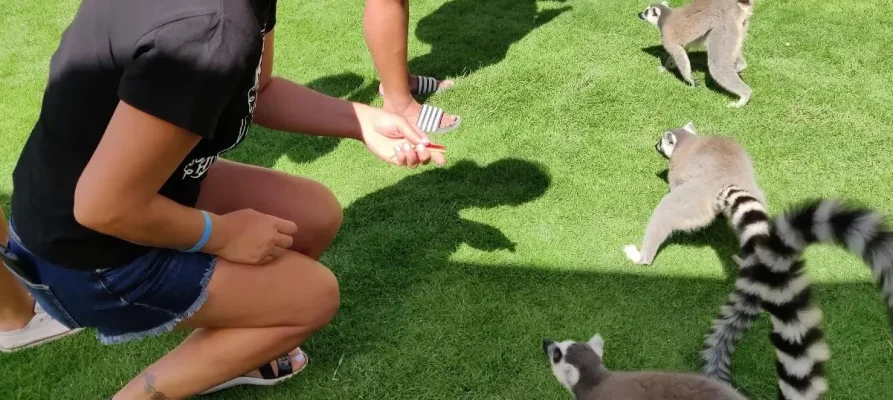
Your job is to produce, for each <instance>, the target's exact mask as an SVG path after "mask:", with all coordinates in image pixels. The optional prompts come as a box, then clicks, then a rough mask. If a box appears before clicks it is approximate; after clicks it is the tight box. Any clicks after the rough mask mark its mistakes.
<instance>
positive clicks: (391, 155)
mask: <svg viewBox="0 0 893 400" xmlns="http://www.w3.org/2000/svg"><path fill="white" fill-rule="evenodd" d="M356 112H357V119H358V120H359V122H360V128H361V129H362V140H363V143H365V144H366V147H367V148H368V149H369V151H371V152H372V153H373V154H375V155H376V156H378V158H380V159H382V160H384V161H386V162H389V163H391V164H394V165H402V166H408V167H410V168H415V167H418V166H419V164H422V165H427V164H428V163H430V162H431V160H434V163H435V164H437V165H438V166H440V165H444V164H446V158H445V157H444V155H443V154H441V153H440V152H436V151H431V150H429V149H428V147H427V146H428V145H430V144H431V141H430V139H428V136H427V135H425V133H424V132H422V131H421V129H419V128H418V127H417V126H415V125H412V124H410V123H409V122H408V121H406V119H405V118H403V117H402V116H400V115H397V114H392V113H389V112H387V111H384V110H381V109H378V108H374V107H370V106H366V105H357V107H356Z"/></svg>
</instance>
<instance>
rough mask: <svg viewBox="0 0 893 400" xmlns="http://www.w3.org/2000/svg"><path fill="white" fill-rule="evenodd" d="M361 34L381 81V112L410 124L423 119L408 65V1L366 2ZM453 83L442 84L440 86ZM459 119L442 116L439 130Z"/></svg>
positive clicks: (372, 0) (381, 0) (452, 116)
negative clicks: (393, 115)
mask: <svg viewBox="0 0 893 400" xmlns="http://www.w3.org/2000/svg"><path fill="white" fill-rule="evenodd" d="M363 26H364V34H365V38H366V44H367V46H368V47H369V52H370V53H371V54H372V60H373V62H374V64H375V69H376V70H377V71H378V75H379V77H380V79H381V91H382V93H383V95H384V109H385V110H387V111H390V112H394V113H398V114H401V115H403V116H405V117H406V118H407V119H408V120H409V121H413V122H415V121H418V120H419V119H420V118H422V117H423V116H422V105H421V104H419V103H418V102H417V101H416V100H415V99H414V98H413V97H412V93H411V91H410V90H411V84H412V81H414V80H415V79H413V76H412V75H410V73H409V70H408V66H407V62H406V59H407V47H408V44H407V35H408V30H409V29H408V27H409V1H408V0H367V1H366V8H365V12H364V19H363ZM450 84H452V82H445V81H442V82H440V83H439V85H441V86H442V87H445V86H448V85H450ZM457 120H458V118H457V117H456V116H454V115H448V114H443V117H442V118H441V119H440V123H439V125H436V126H439V127H440V128H446V127H450V126H452V125H454V124H455V123H456V121H457Z"/></svg>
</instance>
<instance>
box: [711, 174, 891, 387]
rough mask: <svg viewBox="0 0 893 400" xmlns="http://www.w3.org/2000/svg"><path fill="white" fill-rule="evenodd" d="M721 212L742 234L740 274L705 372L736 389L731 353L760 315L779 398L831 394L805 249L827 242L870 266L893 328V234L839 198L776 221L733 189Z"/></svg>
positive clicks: (868, 212) (724, 196)
mask: <svg viewBox="0 0 893 400" xmlns="http://www.w3.org/2000/svg"><path fill="white" fill-rule="evenodd" d="M717 207H718V208H719V209H721V210H722V212H723V213H724V214H725V215H726V217H727V218H728V219H729V221H730V223H731V224H732V226H733V227H734V228H735V230H736V231H737V232H738V234H739V238H740V242H741V257H740V258H737V259H736V260H737V262H738V263H739V267H740V273H739V277H738V279H737V282H736V288H735V290H734V292H733V293H732V294H731V295H730V296H729V299H728V301H727V302H726V303H725V304H724V305H723V306H722V309H721V311H720V313H719V315H718V316H717V317H716V319H715V320H714V324H713V327H712V329H711V330H710V333H709V334H708V335H707V340H706V342H705V345H704V351H703V352H702V356H703V358H704V361H705V365H704V367H703V373H704V374H705V375H708V376H711V377H713V378H716V379H719V380H722V381H725V382H728V383H731V374H730V364H731V354H732V352H733V351H734V348H735V345H736V344H737V342H738V340H740V338H741V336H742V335H743V334H744V332H745V331H746V330H747V329H748V328H749V327H750V326H751V325H752V324H753V322H754V321H755V320H756V318H757V317H758V316H759V313H760V311H761V310H766V311H767V312H768V313H769V314H770V315H771V321H772V327H773V328H772V333H771V335H770V339H771V341H772V344H773V345H774V346H775V353H776V357H777V361H776V370H777V371H778V375H779V381H778V398H779V399H787V400H794V399H797V400H801V399H803V400H807V399H818V398H820V397H821V396H822V394H823V393H824V392H826V391H827V389H828V387H827V386H828V385H827V383H826V381H825V378H824V372H823V367H824V363H825V362H826V361H827V360H828V358H829V357H830V351H829V350H828V347H827V345H826V344H825V343H824V340H823V337H822V331H821V328H820V327H819V325H820V323H821V320H822V312H821V310H819V309H818V308H817V307H816V306H814V305H813V304H811V296H812V294H811V291H810V283H809V279H808V277H807V276H806V275H804V274H803V267H804V263H803V260H802V259H801V257H802V254H803V251H804V250H805V249H806V247H808V246H809V245H810V244H813V243H826V244H833V245H837V246H840V247H843V248H845V249H847V250H849V251H850V252H851V253H853V254H855V255H858V256H859V257H861V258H862V260H863V261H864V262H865V263H866V264H867V265H868V266H869V267H870V268H871V270H872V273H873V275H874V278H875V281H876V282H877V284H878V286H879V288H880V289H881V293H882V295H883V297H884V300H885V303H886V305H887V312H888V315H889V317H890V319H891V322H893V232H891V230H890V227H889V226H888V225H887V223H886V221H885V218H884V216H883V215H882V214H881V213H879V212H877V211H875V210H872V209H867V208H857V207H853V206H848V205H846V204H845V202H844V201H841V200H837V199H818V200H812V201H809V202H806V203H804V204H803V205H801V206H798V207H794V208H791V209H789V210H787V211H785V212H783V213H782V214H781V215H780V216H778V217H777V218H776V219H775V221H774V223H773V222H772V221H770V220H769V217H768V215H767V214H766V211H765V206H764V205H763V204H762V203H760V202H759V201H758V200H757V199H756V198H754V197H753V196H752V195H751V194H749V193H747V192H746V191H745V190H742V189H740V188H737V187H734V186H730V187H727V188H725V189H723V190H722V191H721V192H720V194H719V196H718V197H717Z"/></svg>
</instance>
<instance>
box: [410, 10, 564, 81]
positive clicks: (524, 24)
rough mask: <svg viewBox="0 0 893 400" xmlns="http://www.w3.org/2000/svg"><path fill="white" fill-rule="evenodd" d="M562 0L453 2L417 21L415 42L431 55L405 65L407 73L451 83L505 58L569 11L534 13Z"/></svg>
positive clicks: (414, 59)
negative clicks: (540, 6) (514, 47)
mask: <svg viewBox="0 0 893 400" xmlns="http://www.w3.org/2000/svg"><path fill="white" fill-rule="evenodd" d="M565 2H566V0H551V1H541V0H489V1H479V0H453V1H450V2H447V3H444V4H443V5H442V6H440V7H439V8H438V9H437V10H435V11H434V12H432V13H431V14H428V15H427V16H425V17H423V18H422V19H421V20H419V22H418V25H417V26H416V29H415V34H416V37H418V38H419V40H421V41H422V42H425V43H428V44H430V45H431V51H430V52H428V53H427V54H425V55H422V56H419V57H415V58H413V59H411V60H409V70H410V71H411V72H412V73H413V74H419V75H430V76H436V77H438V78H451V77H457V76H461V75H467V74H472V73H474V72H476V71H478V70H480V69H482V68H486V67H488V66H491V65H494V64H497V63H499V62H501V61H502V60H503V59H505V56H506V54H508V50H509V48H510V47H511V46H512V44H514V43H516V42H518V41H520V40H521V39H523V38H524V37H526V36H527V35H529V34H530V33H531V32H533V31H534V30H536V29H538V28H539V27H541V26H543V25H545V24H547V23H549V22H550V21H552V20H553V19H555V18H556V17H558V16H559V15H561V14H563V13H564V12H566V11H568V10H570V9H571V7H570V6H564V7H561V8H555V9H547V10H543V11H539V10H538V3H565Z"/></svg>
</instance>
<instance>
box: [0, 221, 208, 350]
mask: <svg viewBox="0 0 893 400" xmlns="http://www.w3.org/2000/svg"><path fill="white" fill-rule="evenodd" d="M9 250H10V251H11V252H12V254H13V255H15V256H16V257H17V258H18V259H19V261H20V262H18V263H17V264H18V267H17V268H9V269H10V271H12V273H13V274H14V275H16V277H17V278H18V279H19V280H20V281H21V282H22V283H23V284H24V285H25V286H26V287H27V289H28V291H29V292H30V293H31V296H33V297H34V299H35V300H36V301H37V302H38V303H40V305H41V307H43V308H44V310H46V312H47V313H48V314H49V315H50V316H52V317H53V318H55V319H56V320H57V321H59V322H60V323H62V324H63V325H65V326H67V327H69V328H79V327H86V328H96V335H97V337H98V338H99V340H100V342H102V343H103V344H115V343H123V342H127V341H130V340H135V339H142V338H145V337H149V336H154V335H158V334H161V333H165V332H169V331H171V330H173V328H174V326H175V325H177V324H178V323H179V322H180V321H182V320H184V319H187V318H189V317H190V316H192V315H193V314H194V313H195V312H196V311H198V309H199V308H201V306H202V305H203V304H204V302H205V300H206V299H207V296H208V293H207V286H208V282H209V281H210V279H211V275H212V274H213V273H214V267H215V265H216V261H217V258H216V257H215V256H213V255H210V254H205V253H185V252H181V251H177V250H172V249H162V248H158V249H153V250H151V251H149V252H148V253H146V254H144V255H142V256H140V257H138V258H137V259H135V260H133V261H132V262H130V263H129V264H126V265H121V266H116V267H113V268H106V269H95V270H76V269H70V268H66V267H64V266H61V265H57V264H53V263H50V262H47V261H44V260H42V259H40V258H38V257H36V256H35V255H34V254H32V253H31V252H30V251H29V250H28V249H26V248H25V246H24V245H22V243H21V240H20V239H19V237H18V236H17V235H16V233H15V230H14V229H13V226H12V224H10V229H9Z"/></svg>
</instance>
